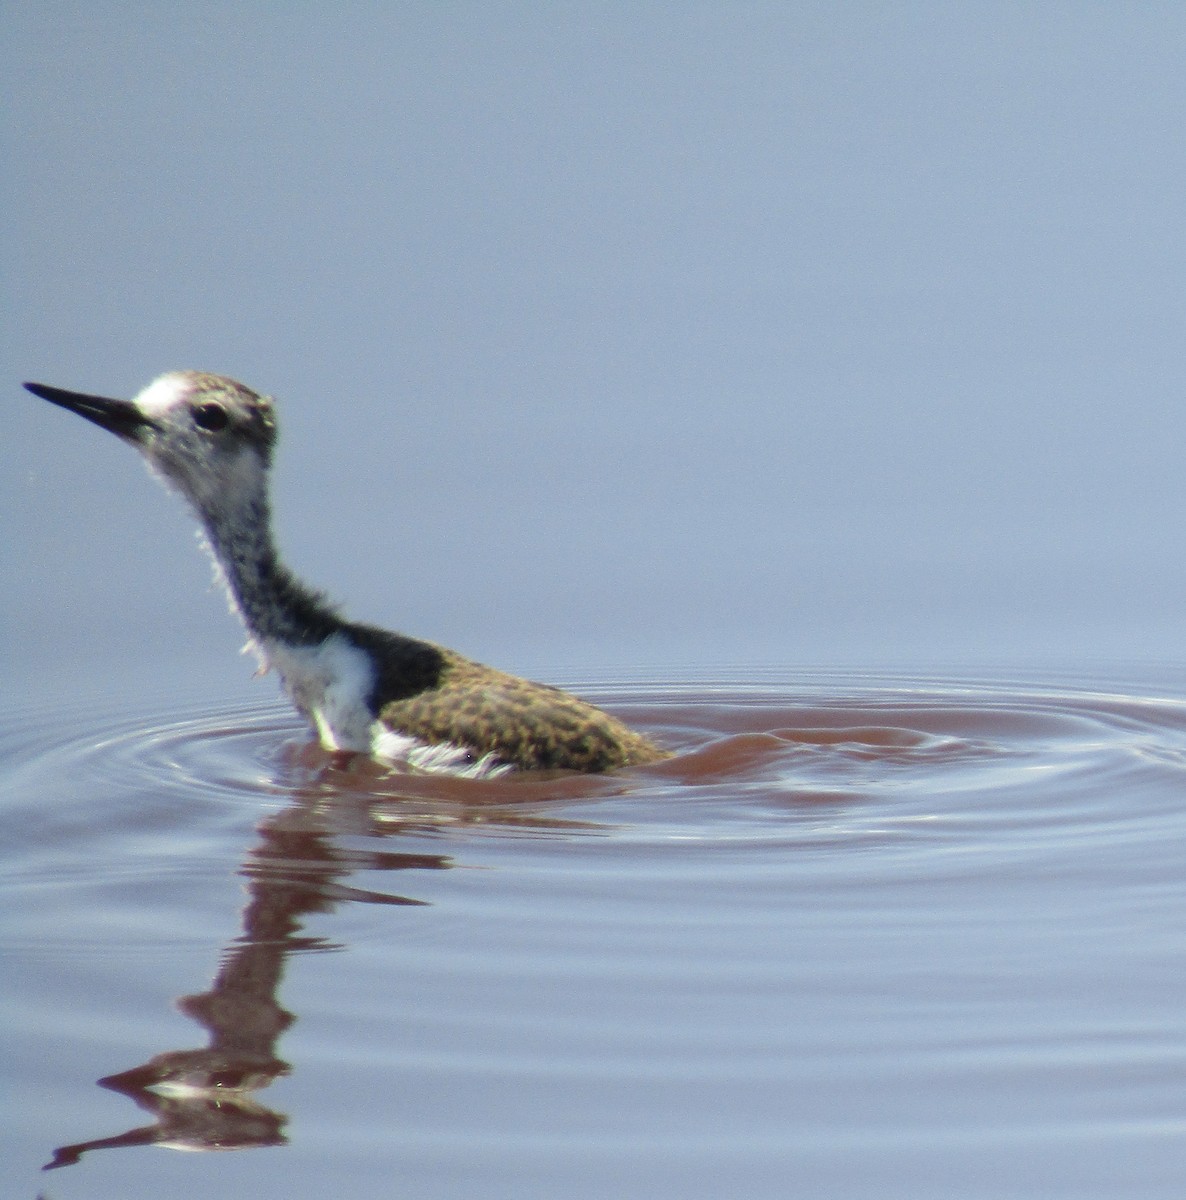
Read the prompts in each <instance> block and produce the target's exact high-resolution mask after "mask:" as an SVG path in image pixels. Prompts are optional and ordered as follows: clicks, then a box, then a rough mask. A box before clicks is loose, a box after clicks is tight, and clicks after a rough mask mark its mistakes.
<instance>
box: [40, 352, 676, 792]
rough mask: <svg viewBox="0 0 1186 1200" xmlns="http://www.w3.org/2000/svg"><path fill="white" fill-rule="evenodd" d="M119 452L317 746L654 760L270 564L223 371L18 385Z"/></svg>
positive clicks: (611, 763)
mask: <svg viewBox="0 0 1186 1200" xmlns="http://www.w3.org/2000/svg"><path fill="white" fill-rule="evenodd" d="M24 386H25V388H26V389H27V390H28V391H30V392H32V393H33V395H35V396H38V397H40V398H41V399H43V400H48V401H49V402H50V403H52V404H56V405H58V406H59V407H61V408H64V409H67V410H68V411H70V412H73V413H76V414H77V415H78V416H80V417H85V418H86V419H87V420H88V421H90V422H92V423H94V424H95V425H98V426H99V427H100V428H101V429H106V430H108V431H109V432H110V433H113V434H115V435H116V437H118V438H119V439H120V440H121V441H123V442H125V443H127V444H128V445H130V446H133V447H134V448H135V449H136V450H138V451H139V452H140V453H141V455H142V456H143V457H144V459H145V461H146V462H147V464H148V467H149V469H150V470H151V471H152V473H153V474H155V475H156V476H157V477H158V478H159V479H160V480H161V481H162V482H163V483H164V484H165V485H166V487H168V488H169V489H170V490H172V491H174V492H176V493H178V494H180V496H181V497H182V498H183V499H184V500H185V501H186V502H187V503H188V505H189V507H190V508H191V509H192V511H193V513H194V515H195V517H196V518H197V520H198V523H199V526H200V529H201V533H202V535H203V541H204V543H205V546H206V548H207V549H208V551H209V552H210V554H211V556H212V557H213V560H214V564H215V573H216V575H217V576H218V578H219V579H220V581H221V582H222V584H223V585H224V587H225V589H226V593H227V597H228V601H229V603H230V607H231V609H232V611H234V612H235V613H237V614H238V616H239V618H240V619H241V620H242V622H243V624H244V626H245V627H246V629H247V634H248V644H247V648H248V649H250V650H252V651H253V652H254V653H255V655H256V657H257V658H258V660H259V664H260V670H261V672H266V671H268V670H275V671H276V672H277V673H278V674H279V675H280V678H281V682H282V685H283V689H284V691H285V692H287V694H288V697H289V699H290V700H291V701H292V703H293V705H294V706H295V707H296V709H297V710H298V711H299V712H300V713H301V715H302V716H303V717H304V718H305V719H306V720H307V721H308V723H309V725H310V727H311V729H312V730H313V731H314V732H315V733H316V735H317V739H318V741H319V742H320V744H321V746H322V747H324V748H325V749H326V750H327V751H347V752H355V753H360V754H365V755H367V756H370V757H372V758H375V759H377V760H379V761H381V762H387V763H390V764H400V765H401V766H403V767H404V768H411V769H413V770H416V771H424V772H439V773H446V774H452V775H460V776H466V777H470V778H485V777H492V776H499V775H505V774H508V773H511V772H517V771H540V770H545V771H547V770H557V771H578V772H584V773H590V774H593V773H601V772H605V771H611V770H616V769H619V768H622V767H633V766H642V765H646V764H649V763H654V762H658V761H660V760H662V759H664V758H668V757H670V752H669V751H667V750H665V749H664V748H662V747H661V746H659V745H658V744H657V743H656V742H654V741H653V740H652V739H650V738H649V737H647V736H645V735H644V734H642V733H639V732H637V731H636V730H634V729H631V728H630V727H629V726H627V725H626V724H624V723H623V722H622V721H620V720H619V719H618V718H616V717H614V716H612V715H610V714H609V713H606V712H604V711H602V710H601V709H599V708H596V707H595V706H593V705H592V704H589V703H587V702H586V701H584V700H581V699H579V698H578V697H576V696H574V695H572V694H571V693H569V692H565V691H562V690H561V689H559V688H556V687H552V686H549V685H547V684H542V683H535V682H532V681H531V680H527V679H521V678H519V677H518V676H515V675H510V674H507V673H505V672H503V671H500V670H497V669H495V668H493V667H488V666H486V665H484V664H482V663H479V662H475V661H473V660H472V659H469V658H466V657H464V656H463V655H461V654H459V653H456V652H455V651H453V650H449V649H446V648H445V647H443V646H439V645H436V644H435V643H433V642H429V641H422V640H420V639H417V638H413V637H408V636H406V635H404V634H401V633H395V632H389V631H388V630H386V629H382V628H379V627H377V626H374V625H366V624H361V623H358V622H355V621H350V620H347V619H346V618H345V617H343V616H342V615H341V614H340V613H339V612H338V610H337V608H336V607H335V606H334V605H333V604H331V603H330V602H329V600H327V598H326V596H325V594H324V593H322V592H320V591H316V590H314V589H313V588H311V587H309V586H307V585H306V584H304V583H303V582H301V581H300V580H299V579H298V578H297V577H296V576H295V575H294V574H293V573H292V572H291V571H290V570H289V569H288V567H286V566H285V565H284V563H283V562H282V561H281V558H280V555H279V553H278V551H277V549H276V545H275V541H274V538H273V534H272V527H271V503H270V495H269V487H268V479H269V471H270V468H271V466H272V461H273V456H274V451H275V446H276V439H277V421H276V404H275V401H274V400H273V399H272V397H270V396H266V395H261V394H259V393H257V392H254V391H252V390H251V389H250V388H248V387H246V386H245V385H244V384H242V383H239V382H238V381H236V380H234V379H231V378H228V377H227V376H225V375H215V374H210V373H208V372H203V371H169V372H167V373H165V374H163V375H161V376H159V377H158V378H156V379H154V380H153V381H152V382H151V383H150V384H148V386H147V387H145V388H144V389H143V390H141V391H140V392H139V393H138V394H137V395H136V396H135V397H134V398H133V399H131V400H114V399H108V398H106V397H103V396H92V395H89V394H85V393H81V392H72V391H66V390H64V389H62V388H57V387H51V386H49V385H47V384H41V383H26V384H25V385H24Z"/></svg>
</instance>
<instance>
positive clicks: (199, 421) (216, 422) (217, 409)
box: [193, 404, 229, 433]
mask: <svg viewBox="0 0 1186 1200" xmlns="http://www.w3.org/2000/svg"><path fill="white" fill-rule="evenodd" d="M193 414H194V424H195V425H196V426H197V427H198V428H199V429H206V430H209V432H210V433H218V432H219V430H222V429H225V428H226V427H227V422H228V420H229V418H228V417H227V415H226V409H225V408H223V406H222V405H221V404H198V405H195V406H194V410H193Z"/></svg>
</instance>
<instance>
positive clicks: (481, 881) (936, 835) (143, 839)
mask: <svg viewBox="0 0 1186 1200" xmlns="http://www.w3.org/2000/svg"><path fill="white" fill-rule="evenodd" d="M584 690H585V692H586V694H590V695H592V696H593V697H594V698H595V699H598V700H600V701H601V702H603V703H605V704H607V705H609V706H610V707H612V708H613V709H615V710H616V711H618V712H620V713H622V714H623V715H625V716H626V717H628V718H629V719H631V720H632V721H634V722H636V723H638V724H639V725H642V726H645V727H648V728H650V729H652V730H653V731H655V733H656V734H657V736H659V737H660V738H661V739H663V740H664V741H665V742H667V743H668V744H669V745H671V746H673V747H675V748H677V749H678V750H679V754H678V755H677V757H676V758H675V759H674V760H673V761H671V762H669V763H665V764H663V765H662V766H660V767H656V768H651V769H646V770H640V771H637V772H633V773H630V774H627V775H623V776H620V777H616V778H608V779H581V778H571V777H570V778H558V779H551V780H542V779H530V780H529V779H526V778H520V779H517V780H509V781H506V780H504V781H495V782H471V781H456V780H448V779H431V778H424V777H409V776H392V775H387V774H384V773H382V772H381V771H380V770H379V769H378V768H376V767H374V766H372V765H370V764H355V765H354V766H353V767H352V768H351V767H343V766H340V765H335V764H333V763H331V762H329V761H327V759H326V757H325V756H324V755H322V754H321V753H320V752H319V751H316V750H313V749H310V748H309V747H308V746H307V745H306V744H305V736H304V733H303V731H302V729H301V728H300V726H299V724H298V723H297V721H296V720H295V718H294V717H293V716H292V715H291V713H290V712H289V710H288V709H287V708H285V707H283V706H282V705H280V704H279V703H276V704H271V703H264V704H260V703H258V701H257V702H256V704H255V705H254V706H252V707H238V708H235V707H227V706H225V705H219V706H213V705H210V704H206V705H205V706H198V707H194V708H192V709H189V710H180V709H178V710H176V711H169V712H166V713H162V712H161V711H160V710H159V709H158V710H156V711H155V712H154V713H153V714H152V715H145V714H144V713H113V714H112V715H109V716H105V715H104V714H103V713H102V712H101V711H97V710H96V709H95V708H94V707H91V708H89V709H87V710H86V711H80V712H76V713H63V712H62V711H61V710H60V709H55V710H54V711H50V710H49V709H46V710H44V711H34V712H24V713H21V714H17V715H14V716H10V717H9V719H8V720H7V721H6V722H5V729H6V732H5V733H4V735H3V741H2V743H0V745H2V753H3V759H2V764H0V769H2V776H0V818H2V820H3V827H4V834H3V837H4V843H3V844H4V852H3V876H2V886H3V889H4V913H5V918H4V926H5V929H4V934H3V954H4V959H5V963H6V967H5V980H6V987H5V998H4V1000H3V1018H4V1020H3V1024H4V1029H5V1031H6V1038H5V1040H6V1043H7V1048H6V1051H5V1053H6V1058H7V1060H8V1061H7V1065H6V1067H5V1075H6V1077H7V1079H8V1084H7V1090H6V1095H5V1108H6V1112H5V1115H4V1119H3V1128H4V1135H3V1137H4V1141H5V1142H6V1143H7V1145H6V1147H5V1149H4V1152H3V1156H2V1164H3V1165H2V1167H0V1171H2V1173H3V1177H4V1195H5V1196H26V1197H30V1198H32V1197H35V1196H37V1195H38V1194H43V1195H45V1196H47V1197H87V1198H88V1200H94V1198H99V1200H106V1198H111V1200H116V1198H120V1200H125V1198H130V1197H141V1196H144V1197H150V1196H151V1197H157V1196H161V1195H177V1194H183V1195H188V1196H194V1197H200V1196H214V1195H232V1196H238V1195H251V1196H254V1197H271V1196H275V1197H305V1196H308V1197H322V1196H327V1195H350V1196H352V1197H370V1196H374V1197H379V1196H393V1195H415V1196H419V1197H456V1196H460V1195H466V1194H473V1195H480V1196H484V1197H490V1196H494V1197H516V1198H521V1197H537V1196H538V1197H549V1198H551V1197H558V1196H563V1197H610V1196H614V1197H616V1196H633V1195H652V1196H672V1197H675V1196H680V1197H687V1196H695V1197H717V1196H725V1195H738V1196H746V1197H754V1196H759V1197H765V1196H771V1197H774V1196H779V1197H784V1196H788V1195H810V1196H837V1197H866V1196H868V1197H879V1198H884V1197H897V1196H901V1197H913V1198H917V1197H927V1196H935V1197H945V1198H946V1197H951V1196H953V1195H958V1196H961V1197H969V1196H984V1197H1000V1196H1006V1195H1007V1196H1038V1195H1040V1196H1043V1197H1050V1196H1068V1197H1072V1196H1073V1197H1094V1196H1126V1197H1132V1196H1167V1197H1168V1196H1175V1197H1176V1196H1180V1195H1181V1194H1182V1188H1183V1185H1184V1184H1186V1016H1184V1013H1183V1006H1182V1001H1181V982H1182V978H1183V962H1182V959H1183V946H1184V939H1183V932H1184V928H1183V927H1184V925H1186V906H1184V904H1183V900H1184V898H1186V883H1184V880H1183V875H1184V872H1183V865H1184V864H1183V859H1184V854H1183V847H1184V846H1186V815H1184V811H1186V805H1184V804H1183V796H1184V794H1186V686H1182V685H1181V683H1180V681H1179V682H1178V683H1173V682H1170V683H1167V682H1165V681H1161V682H1154V681H1153V680H1152V679H1147V680H1146V682H1145V683H1144V684H1134V683H1133V680H1132V678H1131V677H1129V678H1127V679H1126V680H1125V681H1124V682H1119V681H1118V680H1117V679H1112V680H1110V681H1109V680H1094V681H1083V680H1078V681H1068V680H1065V679H1057V678H1056V679H1054V680H1053V681H1050V680H1047V681H1045V682H1042V681H1035V680H1030V681H1022V682H1016V681H991V680H986V681H983V682H979V681H976V680H969V679H967V678H957V677H955V676H951V677H947V678H942V677H934V678H917V679H912V678H907V677H884V678H877V677H868V676H859V675H854V674H837V673H817V674H815V675H787V676H786V677H784V678H781V679H775V678H770V677H768V678H761V679H759V681H758V682H755V681H754V679H753V678H752V677H751V679H750V680H749V681H740V680H733V681H726V682H724V683H720V682H717V683H708V682H704V681H700V682H695V683H688V684H686V685H683V686H679V687H675V686H671V685H667V686H660V685H655V686H645V685H633V686H631V687H619V688H615V689H610V688H603V689H601V690H600V691H597V690H593V691H592V692H590V691H589V689H584ZM213 1149H222V1150H234V1151H235V1153H223V1154H213V1153H189V1154H182V1153H178V1151H180V1150H191V1151H209V1150H213ZM45 1164H50V1165H51V1166H52V1167H53V1168H55V1169H53V1170H51V1171H49V1172H47V1173H43V1171H42V1167H43V1166H44V1165H45Z"/></svg>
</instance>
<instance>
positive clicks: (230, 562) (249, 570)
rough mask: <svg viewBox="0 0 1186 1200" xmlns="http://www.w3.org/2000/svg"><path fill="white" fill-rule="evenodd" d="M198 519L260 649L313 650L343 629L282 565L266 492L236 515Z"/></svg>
mask: <svg viewBox="0 0 1186 1200" xmlns="http://www.w3.org/2000/svg"><path fill="white" fill-rule="evenodd" d="M199 516H200V517H201V519H202V525H203V528H204V530H205V534H206V538H207V541H208V543H209V546H210V550H211V553H212V555H213V557H214V560H215V562H216V564H217V566H218V568H219V575H220V576H221V578H222V581H223V583H224V584H225V586H226V590H227V594H228V596H229V598H230V601H231V605H232V607H233V608H234V610H235V611H236V612H237V613H238V614H239V616H240V617H241V618H242V620H243V624H244V625H246V626H247V630H248V632H249V633H250V634H251V636H252V638H253V639H254V640H255V642H256V643H257V644H258V645H259V646H260V647H261V648H262V647H264V646H266V645H267V644H268V643H271V642H280V643H283V644H285V645H289V646H314V645H318V644H320V643H321V642H323V641H325V639H326V638H327V637H329V636H330V635H331V634H333V633H336V632H338V631H339V630H340V629H341V628H342V624H343V623H342V620H341V618H340V617H338V615H337V614H336V613H335V612H334V610H333V608H332V607H331V606H330V605H329V603H328V602H327V601H326V600H325V598H324V597H323V596H321V595H320V594H319V593H317V592H315V591H313V590H312V589H311V588H308V587H306V586H305V585H304V584H303V583H301V582H300V580H298V579H297V578H296V577H295V576H294V575H293V574H292V572H291V571H289V570H288V568H287V567H286V566H285V565H284V564H283V563H282V562H281V561H280V557H279V555H278V554H277V552H276V546H275V543H274V542H273V540H272V532H271V513H270V511H269V506H268V498H267V495H266V493H263V492H262V491H261V492H260V493H259V494H258V495H255V496H252V497H250V498H249V499H248V500H247V501H246V502H245V503H242V504H240V505H237V506H236V508H235V511H234V512H233V514H230V515H227V514H224V513H221V512H215V513H208V512H203V513H200V514H199Z"/></svg>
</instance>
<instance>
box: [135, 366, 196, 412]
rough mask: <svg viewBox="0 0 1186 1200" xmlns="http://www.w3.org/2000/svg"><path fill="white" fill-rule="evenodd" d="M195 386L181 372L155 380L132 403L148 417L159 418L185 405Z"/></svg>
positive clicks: (170, 373)
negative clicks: (172, 409) (180, 405)
mask: <svg viewBox="0 0 1186 1200" xmlns="http://www.w3.org/2000/svg"><path fill="white" fill-rule="evenodd" d="M192 388H193V384H192V383H191V382H190V381H189V380H188V379H187V378H186V377H185V375H183V374H182V373H181V372H180V371H170V372H169V374H167V375H161V376H159V377H158V378H157V379H154V380H153V381H152V382H151V383H150V384H149V385H148V387H146V388H145V389H144V390H143V391H142V392H140V393H139V395H137V397H136V399H135V400H133V401H132V403H133V404H134V405H135V406H136V407H137V408H138V409H139V410H140V411H141V412H142V413H143V414H144V415H145V416H146V417H159V416H162V415H163V414H164V413H167V412H168V411H169V410H170V409H171V408H175V407H176V406H177V405H178V404H182V403H184V401H185V400H186V398H187V397H188V396H189V394H190V391H191V390H192Z"/></svg>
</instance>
